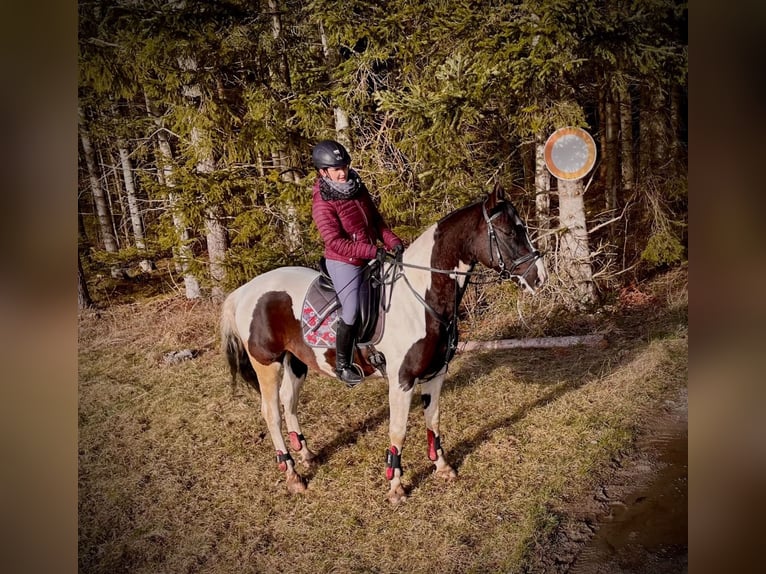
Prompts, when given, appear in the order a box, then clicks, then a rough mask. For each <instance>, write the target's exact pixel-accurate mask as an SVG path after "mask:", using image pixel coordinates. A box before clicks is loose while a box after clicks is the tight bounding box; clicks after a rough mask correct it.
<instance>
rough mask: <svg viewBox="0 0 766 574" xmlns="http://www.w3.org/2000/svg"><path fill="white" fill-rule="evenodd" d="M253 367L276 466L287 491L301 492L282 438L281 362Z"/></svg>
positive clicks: (291, 460)
mask: <svg viewBox="0 0 766 574" xmlns="http://www.w3.org/2000/svg"><path fill="white" fill-rule="evenodd" d="M253 366H254V367H255V371H256V373H257V374H258V381H259V382H260V385H261V414H262V415H263V420H265V421H266V426H267V427H268V429H269V436H271V442H272V443H274V449H275V450H276V452H277V465H278V466H279V470H281V471H282V472H284V473H285V480H286V482H287V490H288V491H289V492H290V493H296V492H303V491H304V490H306V485H305V484H304V482H303V478H301V476H300V475H299V474H298V473H297V472H296V471H295V462H294V461H293V459H292V457H291V456H290V453H289V452H288V451H287V446H286V445H285V440H284V438H283V437H282V417H281V415H280V411H279V387H280V385H279V382H280V378H281V377H280V375H281V371H282V364H281V362H274V363H270V364H268V365H262V364H261V363H258V362H257V361H253Z"/></svg>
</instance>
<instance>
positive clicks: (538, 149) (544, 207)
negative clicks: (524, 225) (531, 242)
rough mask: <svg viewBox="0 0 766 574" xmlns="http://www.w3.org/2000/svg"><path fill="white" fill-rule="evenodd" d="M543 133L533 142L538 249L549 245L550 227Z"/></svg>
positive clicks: (549, 177) (542, 249) (548, 190)
mask: <svg viewBox="0 0 766 574" xmlns="http://www.w3.org/2000/svg"><path fill="white" fill-rule="evenodd" d="M545 142H546V137H545V134H538V135H537V137H536V142H535V216H536V218H537V235H538V237H540V239H538V240H537V241H536V245H537V248H538V249H540V251H543V252H545V251H548V248H549V247H550V239H551V238H550V236H549V235H548V232H549V231H550V229H551V174H550V172H549V171H548V168H547V167H546V166H545Z"/></svg>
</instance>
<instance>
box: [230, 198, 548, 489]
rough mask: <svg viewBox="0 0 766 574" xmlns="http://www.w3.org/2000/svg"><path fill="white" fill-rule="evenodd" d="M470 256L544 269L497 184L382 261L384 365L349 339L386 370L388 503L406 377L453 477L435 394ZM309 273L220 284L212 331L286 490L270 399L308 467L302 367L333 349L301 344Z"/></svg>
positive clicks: (282, 448)
mask: <svg viewBox="0 0 766 574" xmlns="http://www.w3.org/2000/svg"><path fill="white" fill-rule="evenodd" d="M477 263H481V264H482V265H484V266H486V267H488V268H490V269H494V270H495V271H497V272H498V273H499V274H500V278H503V279H506V278H513V279H514V280H515V281H516V282H517V283H518V284H519V285H520V286H521V287H522V288H523V289H524V290H526V291H529V292H532V293H534V292H535V291H536V290H537V288H538V287H540V286H541V285H542V284H543V282H544V281H545V279H546V271H545V267H544V265H543V261H542V256H541V255H540V253H539V252H538V251H536V250H535V248H534V246H533V245H532V242H531V241H530V239H529V236H528V234H527V230H526V227H525V225H524V222H523V221H522V220H521V218H520V217H519V215H518V213H517V211H516V209H515V208H514V206H513V205H512V203H511V202H510V201H509V200H508V199H506V197H505V194H504V192H503V190H502V188H501V187H500V186H499V185H498V184H496V185H495V188H494V190H493V191H492V193H490V194H488V195H487V196H486V197H485V198H484V199H483V200H481V201H478V202H476V203H473V204H471V205H468V206H466V207H463V208H461V209H458V210H456V211H454V212H452V213H450V214H449V215H447V216H445V217H444V218H443V219H441V220H440V221H439V222H437V223H435V224H433V225H432V226H431V227H429V228H428V229H426V231H425V232H423V234H422V235H420V236H419V237H418V238H417V239H416V240H415V241H414V242H413V243H412V244H411V245H410V247H409V248H408V249H407V250H406V251H405V252H404V254H403V256H402V258H401V260H399V261H393V262H392V263H388V264H387V269H388V271H387V275H388V276H390V277H392V279H391V281H390V284H389V285H388V287H389V288H390V293H389V294H388V297H389V300H388V305H387V311H386V316H385V331H384V332H383V335H382V337H381V339H380V341H379V342H378V343H376V344H375V347H376V349H377V351H379V352H380V353H382V354H383V355H384V357H385V365H386V366H385V368H384V369H377V370H376V369H375V368H374V367H372V366H371V365H370V363H369V362H367V361H365V357H364V353H363V352H362V351H363V350H362V349H360V348H357V349H356V362H358V363H361V364H362V365H363V370H364V372H365V375H368V376H374V375H377V376H385V377H386V378H387V379H388V388H389V391H388V398H389V438H390V446H389V448H388V449H387V450H386V477H387V479H388V480H389V487H390V488H389V491H388V499H389V500H390V501H391V503H393V504H397V503H398V502H400V501H402V500H404V499H406V496H407V495H406V493H405V490H404V487H403V486H402V482H401V479H402V467H401V453H402V449H403V447H404V437H405V433H406V429H407V417H408V414H409V411H410V404H411V401H412V396H413V393H414V388H415V385H416V384H419V385H420V393H421V398H422V403H423V412H424V415H425V423H426V431H427V440H428V457H429V459H430V460H431V461H432V462H434V463H435V466H436V469H435V473H436V475H437V476H440V477H443V478H445V479H454V478H455V477H456V473H455V471H454V470H453V469H452V467H451V466H450V465H449V463H448V462H447V460H446V458H445V453H444V450H443V449H442V447H441V441H440V436H441V429H440V428H439V396H440V393H441V389H442V384H443V382H444V378H445V375H446V372H447V364H448V363H449V360H450V359H451V358H452V356H453V354H454V352H455V349H456V347H457V319H458V317H457V314H458V307H459V304H460V299H461V297H462V295H463V293H464V292H465V289H466V287H467V285H468V281H469V279H470V276H471V273H472V272H473V269H474V266H475V265H476V264H477ZM392 271H393V273H392ZM318 275H319V272H318V271H315V270H313V269H308V268H305V267H280V268H277V269H274V270H272V271H268V272H266V273H264V274H262V275H259V276H257V277H255V278H254V279H252V280H250V281H249V282H248V283H246V284H244V285H242V286H241V287H239V288H237V289H236V290H235V291H233V292H232V293H231V294H229V296H228V297H227V298H226V300H225V302H224V304H223V308H222V317H221V340H222V347H223V349H224V351H225V353H226V355H227V359H228V362H229V366H230V369H231V376H232V385H233V384H234V383H235V381H236V376H237V373H239V374H240V376H242V378H243V379H244V380H245V381H246V382H248V383H250V384H251V385H253V386H254V387H255V388H256V389H258V390H259V391H260V394H261V413H262V415H263V418H264V419H265V421H266V424H267V426H268V430H269V434H270V436H271V440H272V442H273V443H274V448H275V450H276V461H277V465H278V466H279V469H280V470H281V471H282V472H284V473H285V478H286V484H287V488H288V491H289V492H291V493H295V492H302V491H304V490H305V489H306V484H305V482H304V480H303V478H302V477H301V476H300V475H299V474H298V472H297V471H296V463H295V460H294V459H293V458H292V456H291V455H290V453H289V452H288V450H287V446H286V444H285V440H284V437H283V435H282V429H281V425H282V419H281V415H280V402H281V404H282V406H283V408H284V415H285V420H286V426H287V431H288V436H289V442H290V446H291V447H292V450H293V451H294V452H296V453H297V455H298V457H299V461H300V462H301V463H302V464H303V465H304V467H309V465H310V464H311V463H312V459H313V458H314V456H315V455H314V453H313V452H312V451H311V450H310V449H309V447H308V444H307V442H306V439H305V437H304V436H303V434H302V433H301V426H300V423H299V422H298V413H297V406H298V397H299V394H300V390H301V388H302V386H303V383H304V381H305V379H306V375H307V373H308V371H309V370H312V371H316V372H319V373H322V374H324V375H326V376H329V377H333V378H334V377H335V350H334V349H332V348H317V347H312V346H310V345H309V344H308V343H307V342H306V341H305V339H304V336H303V332H302V327H301V322H300V321H301V313H302V304H303V301H304V297H305V295H306V292H307V290H308V289H309V286H310V285H311V284H312V283H313V282H314V280H315V279H316V278H317V276H318ZM381 371H385V374H384V373H383V372H381Z"/></svg>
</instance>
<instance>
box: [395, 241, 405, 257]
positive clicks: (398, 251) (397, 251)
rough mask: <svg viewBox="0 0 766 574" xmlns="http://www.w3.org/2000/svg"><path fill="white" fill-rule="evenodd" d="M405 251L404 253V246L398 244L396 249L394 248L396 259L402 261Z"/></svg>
mask: <svg viewBox="0 0 766 574" xmlns="http://www.w3.org/2000/svg"><path fill="white" fill-rule="evenodd" d="M403 251H404V245H402V244H401V243H399V244H397V245H396V247H394V258H395V259H400V258H401V256H402V252H403Z"/></svg>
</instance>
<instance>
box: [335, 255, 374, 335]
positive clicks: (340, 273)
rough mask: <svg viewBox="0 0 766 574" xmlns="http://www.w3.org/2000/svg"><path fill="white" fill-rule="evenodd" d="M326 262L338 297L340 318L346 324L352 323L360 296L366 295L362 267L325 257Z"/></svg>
mask: <svg viewBox="0 0 766 574" xmlns="http://www.w3.org/2000/svg"><path fill="white" fill-rule="evenodd" d="M326 262H327V272H328V273H329V274H330V278H331V279H332V284H333V285H334V286H335V292H336V293H337V294H338V299H340V305H341V310H340V318H341V319H343V322H344V323H345V324H346V325H353V324H354V322H355V321H356V317H357V314H358V313H359V301H360V300H361V299H360V298H361V297H366V296H367V290H368V285H367V283H362V275H363V273H364V267H357V266H356V265H351V264H349V263H343V262H341V261H334V260H332V259H327V260H326Z"/></svg>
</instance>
